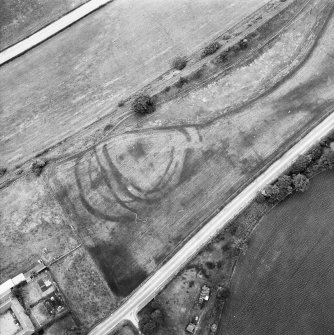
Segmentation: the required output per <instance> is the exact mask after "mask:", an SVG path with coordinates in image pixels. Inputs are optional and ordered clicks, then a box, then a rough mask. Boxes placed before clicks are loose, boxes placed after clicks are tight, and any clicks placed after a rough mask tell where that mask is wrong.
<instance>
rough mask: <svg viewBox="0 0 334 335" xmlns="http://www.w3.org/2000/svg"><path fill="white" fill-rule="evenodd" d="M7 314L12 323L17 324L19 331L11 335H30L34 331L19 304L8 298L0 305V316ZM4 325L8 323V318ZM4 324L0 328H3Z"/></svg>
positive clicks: (14, 299)
mask: <svg viewBox="0 0 334 335" xmlns="http://www.w3.org/2000/svg"><path fill="white" fill-rule="evenodd" d="M5 314H7V315H8V316H9V315H12V317H13V320H14V322H17V324H18V325H19V329H20V331H19V332H17V331H15V332H14V333H13V335H14V334H15V335H31V334H33V333H34V331H35V327H34V326H33V324H32V322H31V320H30V318H29V316H28V315H27V314H26V313H25V311H24V308H23V307H22V305H21V304H20V302H19V301H18V300H17V299H16V298H14V297H12V296H9V297H7V298H6V299H4V300H3V301H2V303H0V315H5ZM4 321H5V322H6V323H8V322H10V321H11V320H9V319H8V318H7V319H6V320H4ZM5 326H6V324H3V325H1V327H5ZM8 335H10V334H8Z"/></svg>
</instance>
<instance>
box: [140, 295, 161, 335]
mask: <svg viewBox="0 0 334 335" xmlns="http://www.w3.org/2000/svg"><path fill="white" fill-rule="evenodd" d="M164 320H165V318H164V313H163V311H162V309H161V308H160V304H159V303H158V302H157V301H156V300H152V301H151V303H150V304H149V305H148V306H146V307H145V310H144V313H143V315H142V316H141V318H140V320H139V329H140V331H141V332H142V333H143V334H144V335H155V334H156V333H157V330H158V329H159V328H160V327H161V326H162V325H163V323H164Z"/></svg>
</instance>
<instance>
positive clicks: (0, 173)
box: [0, 167, 7, 177]
mask: <svg viewBox="0 0 334 335" xmlns="http://www.w3.org/2000/svg"><path fill="white" fill-rule="evenodd" d="M6 172H7V168H5V167H0V177H3V176H4V175H5V174H6Z"/></svg>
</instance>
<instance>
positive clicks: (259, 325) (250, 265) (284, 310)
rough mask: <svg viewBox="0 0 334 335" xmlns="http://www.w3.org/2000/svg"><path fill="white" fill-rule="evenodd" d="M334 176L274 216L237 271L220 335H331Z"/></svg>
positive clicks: (253, 238)
mask: <svg viewBox="0 0 334 335" xmlns="http://www.w3.org/2000/svg"><path fill="white" fill-rule="evenodd" d="M333 185H334V173H333V172H332V171H330V172H326V173H323V174H321V175H318V176H317V177H315V178H314V179H312V182H311V186H310V188H309V190H308V191H306V192H305V193H303V194H295V195H293V196H292V197H291V198H288V199H287V200H285V201H284V202H283V203H281V204H279V205H278V206H277V207H276V208H274V209H273V210H271V211H270V212H269V214H267V215H266V216H265V217H264V218H263V219H262V220H261V221H260V222H259V224H258V226H257V227H256V228H255V230H254V232H253V233H252V236H251V238H250V244H249V248H248V251H247V253H246V255H244V256H242V257H241V258H240V259H239V261H238V263H237V266H236V269H235V272H234V275H233V277H232V283H231V298H230V300H229V301H228V303H227V304H226V306H225V310H224V313H223V316H222V323H221V327H220V334H224V335H225V334H226V335H227V334H228V335H232V334H238V335H243V334H245V335H246V334H247V335H249V334H259V335H261V334H317V335H318V334H332V333H333V332H334V320H333V315H332V311H333V308H334V293H333V292H334V258H333V253H334V244H333V239H334V226H333V217H334V202H333V197H334V193H333Z"/></svg>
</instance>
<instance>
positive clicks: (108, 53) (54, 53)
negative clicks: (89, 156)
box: [0, 0, 291, 168]
mask: <svg viewBox="0 0 334 335" xmlns="http://www.w3.org/2000/svg"><path fill="white" fill-rule="evenodd" d="M289 1H291V0H289ZM266 2H268V0H248V1H247V3H244V2H240V1H236V0H224V1H223V2H222V1H221V0H211V1H202V0H196V1H189V0H182V1H180V0H171V1H168V4H167V3H166V2H165V1H164V0H145V1H135V0H121V1H113V2H111V3H110V4H108V5H107V6H105V7H103V8H101V9H100V10H98V11H96V12H94V13H92V14H90V15H89V16H87V17H86V18H84V19H82V20H80V21H79V22H77V23H76V24H75V25H73V26H72V27H71V29H67V30H64V31H63V32H61V33H59V34H57V35H56V36H54V37H53V38H52V39H50V40H48V41H45V42H44V43H43V44H41V45H40V46H38V47H36V48H34V49H33V50H31V51H29V53H28V54H25V55H22V56H21V57H19V58H18V59H15V60H13V61H12V62H10V63H8V64H6V65H4V66H2V67H1V69H0V77H1V78H2V80H1V83H0V101H1V105H2V109H1V113H0V123H1V125H2V126H3V127H2V129H3V131H2V136H1V138H0V156H1V161H2V162H1V163H2V164H3V163H6V165H7V167H10V168H13V167H14V166H15V165H16V164H18V163H22V162H24V161H26V160H27V159H30V158H32V157H33V156H34V155H36V154H38V153H40V152H41V151H43V150H45V149H47V148H49V147H50V146H52V145H55V144H56V143H58V142H60V141H62V140H64V138H67V137H69V136H70V135H73V133H76V132H78V131H79V130H80V129H82V128H83V127H85V126H88V125H89V124H91V123H92V122H94V121H96V120H98V119H100V118H101V117H102V116H105V115H108V119H109V122H111V123H113V122H116V121H117V119H118V118H119V117H120V115H122V114H124V110H122V109H121V108H118V109H116V110H115V107H116V106H117V103H118V102H119V101H120V100H121V99H123V98H128V96H129V95H130V94H132V93H133V92H135V91H137V90H138V89H140V88H142V87H143V86H144V85H145V84H148V83H149V82H150V81H152V80H153V79H155V78H156V77H157V76H159V75H161V74H162V73H164V72H165V71H167V70H169V69H170V63H171V60H172V59H173V58H174V57H175V56H177V55H186V56H187V55H189V54H191V53H192V52H193V51H195V50H197V49H198V48H200V47H201V46H203V45H205V44H206V43H207V41H208V40H210V39H213V38H215V37H216V36H217V35H219V34H221V33H222V32H224V31H225V30H226V29H228V28H229V27H230V26H232V25H234V24H236V23H238V22H239V21H240V20H241V19H242V18H244V17H245V16H247V15H248V14H251V13H252V12H253V11H254V10H256V9H258V8H259V7H260V6H261V5H264V4H265V3H266ZM275 2H276V0H275ZM50 3H51V2H50ZM236 6H238V10H237V11H236V10H235V8H236ZM208 18H209V19H208ZM45 83H48V84H47V85H45ZM2 164H0V165H2Z"/></svg>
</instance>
